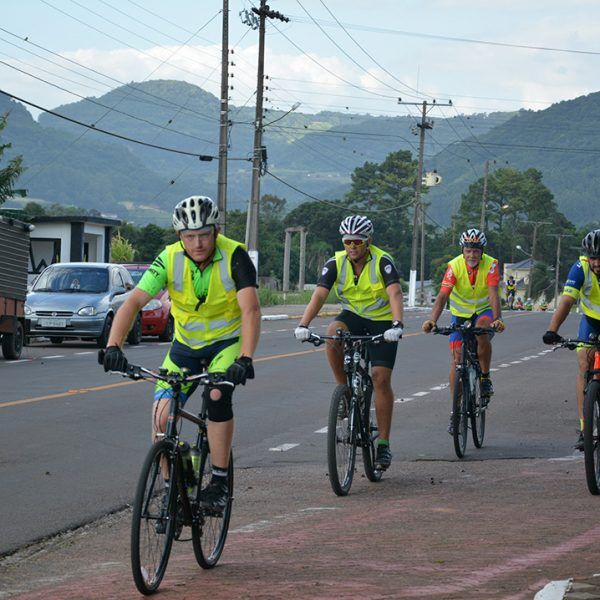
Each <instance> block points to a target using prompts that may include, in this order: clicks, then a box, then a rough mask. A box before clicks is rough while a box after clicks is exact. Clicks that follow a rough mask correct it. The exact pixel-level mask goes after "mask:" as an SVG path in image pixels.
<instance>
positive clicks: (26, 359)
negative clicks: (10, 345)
mask: <svg viewBox="0 0 600 600" xmlns="http://www.w3.org/2000/svg"><path fill="white" fill-rule="evenodd" d="M32 360H33V358H21V359H20V360H7V361H5V364H6V365H18V364H19V363H24V362H31V361H32Z"/></svg>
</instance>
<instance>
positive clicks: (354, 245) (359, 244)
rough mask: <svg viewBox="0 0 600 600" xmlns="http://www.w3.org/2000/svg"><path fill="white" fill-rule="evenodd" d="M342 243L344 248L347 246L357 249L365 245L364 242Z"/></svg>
mask: <svg viewBox="0 0 600 600" xmlns="http://www.w3.org/2000/svg"><path fill="white" fill-rule="evenodd" d="M342 241H343V242H344V246H349V247H351V248H357V247H359V246H362V245H363V244H364V243H365V240H342Z"/></svg>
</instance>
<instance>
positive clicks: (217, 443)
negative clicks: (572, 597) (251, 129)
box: [99, 196, 260, 511]
mask: <svg viewBox="0 0 600 600" xmlns="http://www.w3.org/2000/svg"><path fill="white" fill-rule="evenodd" d="M218 219H219V210H218V208H217V206H216V205H215V204H214V202H213V201H212V200H211V199H210V198H207V197H206V196H191V197H189V198H186V199H185V200H182V201H181V202H179V204H177V206H176V207H175V211H174V213H173V227H174V229H175V231H176V232H177V234H178V236H179V241H177V242H175V243H174V244H170V245H169V246H167V247H166V248H165V249H164V250H163V251H162V252H161V253H160V254H159V255H158V256H157V257H156V259H155V260H154V262H153V263H152V266H151V267H150V268H149V269H148V270H147V271H146V272H145V273H144V275H143V277H142V279H141V280H140V282H139V283H138V285H137V286H136V288H135V289H134V290H133V291H132V293H131V295H130V296H129V298H127V300H126V301H125V302H124V303H123V305H122V306H121V308H120V309H119V311H118V312H117V314H116V316H115V319H114V322H113V325H112V328H111V330H110V336H109V339H108V343H107V347H106V350H101V351H100V354H99V360H100V361H101V363H102V364H103V365H104V370H105V371H125V370H126V368H127V364H128V363H127V359H126V358H125V355H124V354H123V351H122V347H123V342H124V340H125V337H126V336H127V333H128V331H129V329H130V328H131V326H132V324H133V322H134V320H135V317H136V315H137V314H138V313H139V312H140V310H142V309H143V307H144V306H145V305H146V304H147V303H148V302H149V301H150V300H152V298H153V297H154V296H155V295H156V294H157V293H158V292H159V291H160V290H161V289H165V288H166V289H167V290H168V291H169V296H170V297H171V313H172V315H173V318H174V321H175V336H174V337H175V339H174V340H173V344H172V346H171V348H170V350H169V353H168V354H167V356H166V357H165V359H164V361H163V364H162V366H163V367H164V368H166V369H167V370H168V371H169V372H177V373H181V371H182V369H183V368H187V369H189V370H190V371H191V374H196V373H200V372H202V370H203V369H204V365H206V364H208V371H209V372H212V373H225V379H226V380H227V381H229V382H231V383H233V384H235V385H239V384H242V385H244V384H245V383H246V380H247V379H253V378H254V368H253V365H252V356H253V354H254V351H255V349H256V345H257V343H258V338H259V335H260V306H259V302H258V295H257V293H256V287H257V283H256V269H255V267H254V265H253V263H252V261H251V259H250V257H249V255H248V253H247V252H246V250H245V248H244V246H243V244H241V243H239V242H236V241H234V240H231V239H229V238H226V237H225V236H223V235H222V234H221V233H220V232H219V225H218ZM194 389H195V386H194V385H193V384H189V385H187V386H184V387H183V389H182V396H183V401H184V403H185V401H186V400H187V398H188V397H189V395H191V393H192V392H193V391H194ZM172 393H173V392H172V389H171V388H170V386H168V384H166V383H164V382H158V383H157V385H156V388H155V393H154V400H155V402H154V407H153V413H152V414H153V416H152V430H153V435H154V436H156V434H158V433H162V432H164V431H165V430H166V423H167V417H168V406H169V400H170V398H171V396H172ZM231 397H232V388H231V386H230V385H228V386H227V385H222V386H219V385H215V386H212V387H210V388H208V389H207V401H208V402H207V406H208V441H209V444H210V451H211V462H212V479H211V481H210V483H209V484H208V486H207V487H206V488H205V489H204V490H202V492H201V496H200V502H201V503H202V504H203V506H205V507H207V508H211V509H213V510H216V511H219V510H222V509H223V508H224V507H225V506H226V505H227V502H228V500H229V498H228V493H229V492H228V490H229V486H228V483H227V469H228V467H229V456H230V452H231V445H232V441H233V431H234V423H233V409H232V402H231Z"/></svg>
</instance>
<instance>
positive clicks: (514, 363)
mask: <svg viewBox="0 0 600 600" xmlns="http://www.w3.org/2000/svg"><path fill="white" fill-rule="evenodd" d="M522 362H523V361H522V360H511V361H510V364H511V365H520V364H521V363H522Z"/></svg>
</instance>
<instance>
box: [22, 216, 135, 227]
mask: <svg viewBox="0 0 600 600" xmlns="http://www.w3.org/2000/svg"><path fill="white" fill-rule="evenodd" d="M31 221H32V223H93V224H95V225H109V226H111V227H119V225H122V223H123V222H122V221H121V220H120V219H107V218H106V217H93V216H88V215H81V216H77V215H64V216H62V217H49V216H46V215H43V216H39V217H33V218H32V219H31Z"/></svg>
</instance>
